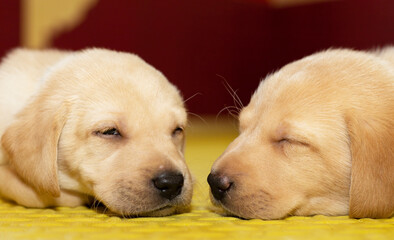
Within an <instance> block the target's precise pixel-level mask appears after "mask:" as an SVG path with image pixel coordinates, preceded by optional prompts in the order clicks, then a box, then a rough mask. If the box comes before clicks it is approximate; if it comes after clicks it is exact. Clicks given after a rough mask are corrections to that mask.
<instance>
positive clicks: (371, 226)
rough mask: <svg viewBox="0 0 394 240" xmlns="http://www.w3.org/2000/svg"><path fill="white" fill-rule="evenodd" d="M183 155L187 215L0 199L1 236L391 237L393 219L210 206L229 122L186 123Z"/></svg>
mask: <svg viewBox="0 0 394 240" xmlns="http://www.w3.org/2000/svg"><path fill="white" fill-rule="evenodd" d="M189 129H190V130H189V132H188V136H187V137H188V139H187V145H186V146H187V147H186V159H187V162H188V164H189V166H190V169H191V171H192V172H193V175H194V177H195V181H196V185H195V191H194V198H193V202H192V209H191V211H190V212H189V213H184V214H179V215H174V216H169V217H161V218H132V219H124V218H119V217H114V216H108V215H105V214H102V213H97V212H96V211H94V210H92V209H89V208H86V207H77V208H64V207H59V208H54V209H27V208H24V207H21V206H18V205H15V204H12V203H8V202H4V201H1V200H0V240H3V239H7V240H8V239H31V240H34V239H37V240H38V239H40V240H41V239H69V240H74V239H84V240H89V239H92V240H93V239H94V240H96V239H144V240H149V239H171V240H176V239H216V240H220V239H223V240H224V239H225V240H229V239H303V240H304V239H330V240H332V239H357V240H361V239H394V218H391V219H380V220H374V219H359V220H356V219H349V218H348V217H347V216H340V217H325V216H314V217H290V218H287V219H284V220H275V221H262V220H242V219H238V218H234V217H224V216H221V215H220V214H218V213H217V211H216V210H215V209H213V207H212V206H211V204H210V202H209V197H208V190H209V188H208V184H207V183H206V177H207V175H208V173H209V170H210V166H211V164H212V162H213V161H214V160H215V158H216V157H218V156H219V155H220V154H221V152H222V151H223V150H224V149H225V148H226V146H227V144H228V143H229V142H230V141H231V140H232V139H233V138H234V137H235V136H236V131H235V129H236V128H235V124H234V123H233V122H222V121H221V122H217V123H210V124H201V123H200V124H199V123H197V124H191V126H190V128H189Z"/></svg>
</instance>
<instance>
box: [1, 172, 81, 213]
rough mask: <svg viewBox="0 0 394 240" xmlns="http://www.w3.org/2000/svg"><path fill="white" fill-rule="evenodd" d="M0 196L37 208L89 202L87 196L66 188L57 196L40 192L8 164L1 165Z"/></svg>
mask: <svg viewBox="0 0 394 240" xmlns="http://www.w3.org/2000/svg"><path fill="white" fill-rule="evenodd" d="M0 196H1V197H3V198H5V199H8V200H12V201H15V202H16V203H18V204H20V205H23V206H26V207H37V208H44V207H50V206H68V207H75V206H80V205H84V204H86V203H87V197H86V196H84V195H81V194H75V193H71V192H68V191H64V190H62V191H61V194H60V197H57V198H54V197H52V196H51V195H50V194H39V193H37V192H36V191H35V190H34V189H33V188H32V187H31V186H29V185H27V184H26V183H24V182H23V181H22V180H21V179H20V178H19V177H18V175H16V173H15V172H14V171H13V170H12V169H11V168H10V167H9V166H8V165H2V166H0Z"/></svg>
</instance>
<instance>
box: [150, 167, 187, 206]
mask: <svg viewBox="0 0 394 240" xmlns="http://www.w3.org/2000/svg"><path fill="white" fill-rule="evenodd" d="M183 182H184V178H183V176H182V174H179V173H174V172H163V173H161V174H160V175H159V176H157V177H156V178H154V179H153V184H154V186H155V187H156V188H157V189H158V190H159V191H160V196H162V197H164V198H167V199H168V200H172V199H174V198H175V197H176V196H178V195H179V194H180V193H181V192H182V187H183Z"/></svg>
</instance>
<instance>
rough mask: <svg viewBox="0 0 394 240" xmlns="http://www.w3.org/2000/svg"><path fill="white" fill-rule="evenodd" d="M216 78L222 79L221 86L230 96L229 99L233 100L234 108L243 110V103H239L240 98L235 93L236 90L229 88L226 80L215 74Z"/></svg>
mask: <svg viewBox="0 0 394 240" xmlns="http://www.w3.org/2000/svg"><path fill="white" fill-rule="evenodd" d="M216 76H218V77H220V78H222V79H223V81H222V83H223V86H224V87H225V88H226V90H227V92H228V93H229V94H230V95H231V97H232V98H233V100H234V104H235V106H237V107H239V108H243V107H244V105H243V103H242V101H241V98H240V97H239V96H238V94H237V91H238V90H234V89H233V88H232V87H231V86H230V84H229V83H228V82H227V80H226V79H225V78H224V77H223V76H221V75H218V74H216Z"/></svg>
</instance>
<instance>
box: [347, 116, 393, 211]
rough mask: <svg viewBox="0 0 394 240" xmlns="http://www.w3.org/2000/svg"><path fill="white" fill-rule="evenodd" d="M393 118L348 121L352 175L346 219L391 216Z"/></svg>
mask: <svg viewBox="0 0 394 240" xmlns="http://www.w3.org/2000/svg"><path fill="white" fill-rule="evenodd" d="M393 117H394V116H391V117H390V115H389V116H386V118H381V119H380V120H381V121H378V120H376V119H375V120H372V121H371V120H370V121H365V120H360V119H355V118H353V119H350V120H349V121H348V128H349V135H350V144H351V155H352V173H351V186H350V209H349V216H350V217H353V218H364V217H370V218H385V217H390V216H392V215H393V214H394V132H393V129H394V118H393Z"/></svg>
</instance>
